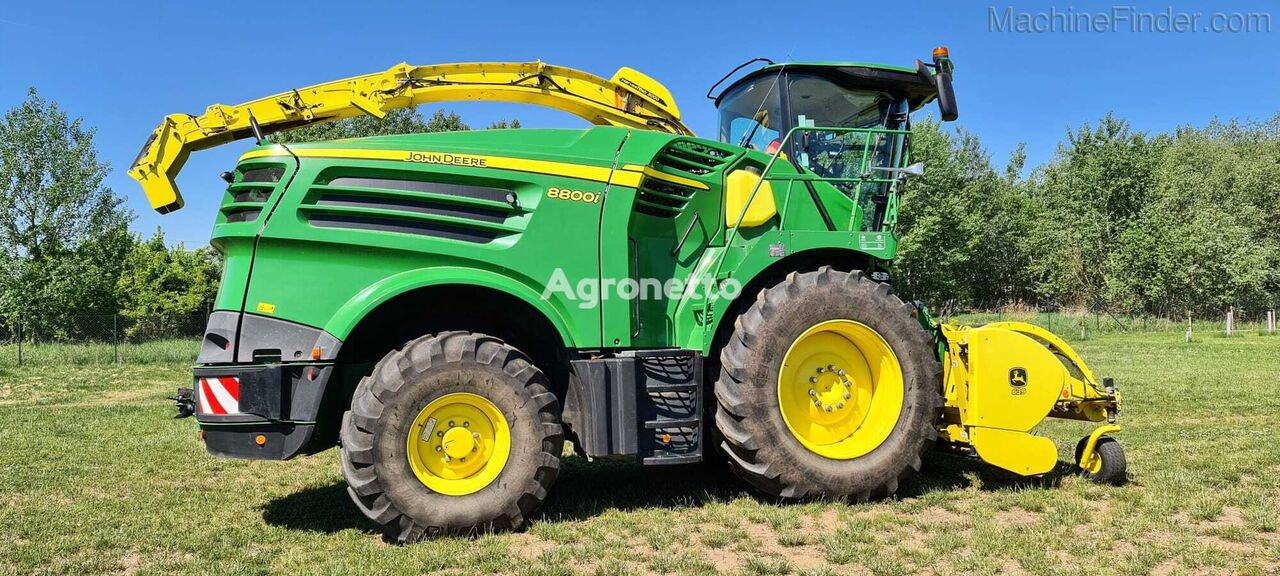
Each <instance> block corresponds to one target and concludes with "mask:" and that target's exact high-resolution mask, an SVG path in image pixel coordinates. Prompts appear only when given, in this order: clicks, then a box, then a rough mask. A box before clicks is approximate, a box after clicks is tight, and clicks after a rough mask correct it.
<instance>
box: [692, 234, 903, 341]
mask: <svg viewBox="0 0 1280 576" xmlns="http://www.w3.org/2000/svg"><path fill="white" fill-rule="evenodd" d="M825 234H833V235H834V234H839V233H838V232H831V233H825ZM788 236H791V237H788ZM794 236H795V234H791V235H784V234H776V233H770V234H768V235H766V236H764V237H762V239H760V240H758V241H756V242H755V243H754V245H753V246H752V247H751V248H750V250H749V251H748V252H747V253H746V255H744V256H743V257H742V260H741V262H740V263H739V264H737V265H736V266H734V267H733V278H735V279H737V280H738V281H739V282H741V285H742V286H744V287H745V286H747V285H748V284H750V283H751V282H752V281H753V280H755V278H756V276H759V275H760V274H761V273H763V272H764V271H765V270H766V269H769V268H771V267H773V266H774V265H777V264H784V266H785V263H786V262H793V263H794V262H799V261H802V260H805V259H806V256H807V255H808V254H811V253H813V252H816V251H818V250H832V249H835V250H839V251H841V252H847V253H848V254H849V255H850V256H858V257H864V258H865V257H877V256H879V255H878V254H876V253H874V252H869V251H865V250H857V249H854V248H848V247H846V246H841V245H839V244H834V245H833V243H831V242H829V241H828V242H814V243H811V242H805V241H804V240H808V239H807V238H795V237H794ZM847 236H849V234H848V233H845V237H847ZM771 241H772V242H783V243H785V244H787V245H788V246H787V248H788V250H787V252H788V253H787V256H786V258H785V259H781V260H779V259H778V258H774V257H772V256H770V255H769V244H770V243H771ZM708 252H712V251H711V250H709V251H708ZM737 298H750V299H754V298H755V294H738V295H737ZM688 304H690V305H689V306H687V307H686V306H682V309H681V313H680V314H679V321H681V322H680V324H678V328H680V329H681V330H680V331H679V332H678V333H680V334H687V337H686V339H685V341H684V342H683V343H682V345H683V346H684V347H686V348H692V349H695V350H702V353H703V354H710V353H711V344H712V342H713V341H714V340H715V335H716V332H717V331H719V330H720V326H721V325H722V324H723V323H724V322H725V320H728V318H726V316H725V314H724V311H725V310H727V309H728V307H729V306H730V305H731V304H732V302H731V301H727V300H725V299H724V298H715V299H713V300H712V308H713V309H714V310H716V314H715V315H714V316H713V318H712V321H711V324H710V325H709V326H706V327H705V330H704V327H703V326H701V325H700V324H699V323H698V322H697V321H696V320H695V317H694V314H693V311H694V309H696V308H699V306H697V305H695V304H694V303H693V302H689V303H688Z"/></svg>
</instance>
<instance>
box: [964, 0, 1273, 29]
mask: <svg viewBox="0 0 1280 576" xmlns="http://www.w3.org/2000/svg"><path fill="white" fill-rule="evenodd" d="M1272 20H1273V19H1272V17H1271V13H1269V12H1191V11H1184V10H1175V9H1174V8H1173V7H1172V6H1169V7H1166V8H1164V9H1155V10H1150V9H1146V10H1144V9H1139V8H1138V7H1136V6H1123V5H1117V6H1112V7H1110V8H1107V9H1103V10H1093V11H1089V10H1076V9H1075V8H1073V7H1071V6H1067V7H1066V8H1059V7H1057V6H1050V7H1049V8H1048V9H1047V10H1015V9H1014V7H1013V6H1004V7H999V6H994V5H993V6H988V7H987V31H988V32H1006V33H1013V34H1045V33H1053V32H1066V33H1093V34H1107V33H1117V32H1119V33H1125V32H1129V33H1134V32H1148V33H1156V34H1190V33H1211V34H1243V33H1252V32H1271V31H1272V25H1273V23H1272Z"/></svg>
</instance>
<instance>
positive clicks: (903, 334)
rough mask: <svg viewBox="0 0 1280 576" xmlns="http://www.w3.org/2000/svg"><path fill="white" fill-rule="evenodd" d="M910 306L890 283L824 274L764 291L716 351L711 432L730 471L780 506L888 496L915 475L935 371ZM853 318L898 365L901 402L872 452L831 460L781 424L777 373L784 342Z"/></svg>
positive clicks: (928, 427) (927, 432)
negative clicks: (790, 501)
mask: <svg viewBox="0 0 1280 576" xmlns="http://www.w3.org/2000/svg"><path fill="white" fill-rule="evenodd" d="M913 311H914V309H913V307H912V306H911V305H910V304H907V303H904V302H903V301H902V300H900V299H899V298H898V297H897V296H895V295H894V294H893V292H892V290H891V289H890V287H889V285H888V284H882V283H877V282H874V281H872V280H870V279H869V278H867V277H866V276H864V275H863V274H862V273H861V272H856V271H855V272H842V271H837V270H833V269H831V268H830V267H823V268H821V269H819V270H818V271H816V272H805V273H794V272H793V273H792V274H790V275H788V276H787V277H786V278H785V279H784V280H782V281H781V282H779V283H777V284H775V285H773V286H771V287H768V288H765V289H764V290H762V291H761V292H760V293H759V295H758V296H757V297H756V301H755V303H754V304H752V305H751V306H750V307H749V308H747V310H746V311H745V312H744V313H743V314H742V315H741V316H739V317H738V318H737V321H736V322H735V324H734V332H733V336H732V337H731V338H730V340H729V342H728V343H727V344H726V345H725V347H724V349H723V350H722V351H721V354H720V358H721V372H720V378H719V380H718V381H717V382H716V386H715V393H716V400H717V402H718V407H717V412H716V426H717V428H719V430H720V433H721V435H722V436H723V438H724V441H723V443H722V444H721V447H722V449H723V450H724V452H725V454H726V455H727V456H728V459H729V461H730V465H731V466H732V468H733V470H734V471H735V472H736V473H737V474H738V476H740V477H741V478H743V479H745V480H746V481H747V482H749V483H750V484H751V485H752V486H754V487H756V488H757V489H759V490H761V491H763V492H765V493H767V494H770V495H774V496H779V497H783V498H806V497H818V498H841V499H853V500H857V501H860V502H861V501H866V500H868V499H871V498H879V497H885V496H889V495H892V494H894V493H895V492H897V490H898V486H899V484H900V483H901V482H902V480H904V479H906V478H907V477H908V476H910V475H911V474H913V473H915V472H917V471H919V470H920V466H921V456H922V455H923V454H924V453H925V451H927V450H929V448H930V447H931V446H932V445H933V443H934V440H935V439H936V438H937V430H936V429H935V425H936V423H937V420H938V417H939V415H940V411H941V409H942V403H943V400H942V384H941V375H942V366H941V364H940V363H939V362H938V359H937V356H936V354H935V348H934V342H933V338H932V336H931V335H930V334H929V333H928V332H926V331H925V330H924V329H923V328H922V327H921V326H920V323H919V322H918V321H917V320H916V318H915V317H914V315H913ZM837 319H844V320H854V321H857V322H860V323H862V324H865V325H866V326H868V327H870V328H872V329H873V330H875V331H876V332H878V333H879V334H880V335H881V336H882V337H883V338H884V340H885V342H886V343H888V345H889V347H890V348H891V349H892V351H893V353H894V354H895V355H896V356H897V357H898V360H899V363H900V364H901V366H902V371H903V382H904V397H903V403H902V409H901V411H900V413H899V416H898V420H897V423H896V424H895V425H894V426H893V428H892V430H891V431H890V432H889V435H888V437H887V438H886V439H885V440H884V441H883V442H882V443H881V444H880V445H879V446H877V447H876V448H874V449H873V450H871V451H870V452H869V453H867V454H864V455H862V456H860V457H857V458H852V459H847V460H837V459H831V458H827V457H824V456H821V455H819V454H817V453H814V452H812V451H810V450H809V449H808V448H806V447H805V446H804V445H803V444H801V443H800V441H799V440H797V439H796V437H795V436H794V435H793V434H792V433H791V431H790V430H789V429H788V428H787V425H786V423H785V422H784V421H783V418H782V414H781V411H780V408H779V399H778V373H779V368H780V366H781V364H782V361H783V357H784V356H785V355H786V352H787V350H788V349H789V348H790V346H791V344H792V343H793V342H794V341H795V340H796V339H797V338H798V337H799V336H800V335H801V334H803V333H804V332H805V331H806V330H808V329H809V328H810V327H813V326H815V325H817V324H818V323H821V322H825V321H828V320H837Z"/></svg>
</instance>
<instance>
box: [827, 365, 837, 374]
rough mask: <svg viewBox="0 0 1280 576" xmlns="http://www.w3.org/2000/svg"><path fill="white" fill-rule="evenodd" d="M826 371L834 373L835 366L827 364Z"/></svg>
mask: <svg viewBox="0 0 1280 576" xmlns="http://www.w3.org/2000/svg"><path fill="white" fill-rule="evenodd" d="M827 370H830V371H832V372H835V371H836V365H835V364H827Z"/></svg>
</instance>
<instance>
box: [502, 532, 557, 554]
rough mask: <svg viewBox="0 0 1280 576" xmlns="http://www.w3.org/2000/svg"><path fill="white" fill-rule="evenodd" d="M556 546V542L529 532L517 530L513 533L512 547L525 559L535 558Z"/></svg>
mask: <svg viewBox="0 0 1280 576" xmlns="http://www.w3.org/2000/svg"><path fill="white" fill-rule="evenodd" d="M555 547H556V545H555V543H554V542H549V541H547V540H543V539H541V538H539V537H537V536H534V535H532V534H529V533H528V532H517V533H515V534H512V535H511V547H510V549H511V550H513V551H515V553H516V554H517V555H519V556H520V557H521V558H524V559H525V560H533V559H535V558H537V557H539V556H542V553H543V552H546V551H547V550H550V549H552V548H555Z"/></svg>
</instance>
